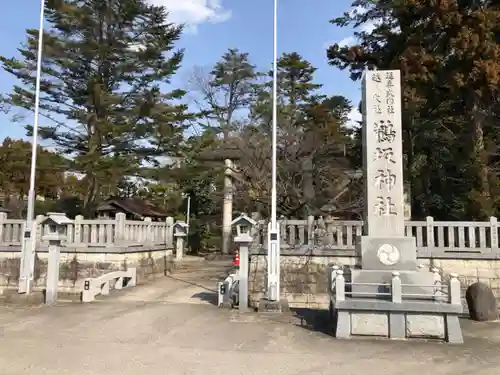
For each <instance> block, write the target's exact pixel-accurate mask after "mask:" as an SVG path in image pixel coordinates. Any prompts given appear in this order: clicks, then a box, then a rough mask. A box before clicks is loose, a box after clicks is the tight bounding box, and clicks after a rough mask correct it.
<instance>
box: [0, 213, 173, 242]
mask: <svg viewBox="0 0 500 375" xmlns="http://www.w3.org/2000/svg"><path fill="white" fill-rule="evenodd" d="M43 220H44V216H43V215H39V216H37V217H36V221H37V222H38V223H41V222H42V221H43ZM24 223H25V221H24V220H20V219H9V218H8V217H7V215H6V214H5V213H0V246H4V247H5V246H9V247H12V246H13V247H16V246H21V240H22V235H23V227H24ZM173 226H174V219H173V218H172V217H168V218H167V219H166V220H165V221H162V222H154V221H152V220H151V219H150V218H145V219H144V220H142V221H141V220H126V217H125V214H122V213H118V214H116V218H115V219H96V220H89V219H85V218H84V217H83V216H81V215H78V216H76V217H75V219H74V220H73V223H71V224H69V225H68V226H67V236H66V240H65V241H63V246H64V247H67V248H71V247H75V248H78V247H120V246H133V245H167V246H168V247H173V245H174V234H173ZM47 230H48V228H47V226H44V225H38V226H37V231H36V234H35V236H36V241H37V244H38V245H39V246H40V247H44V245H45V244H44V242H43V241H42V237H43V235H44V234H45V232H47Z"/></svg>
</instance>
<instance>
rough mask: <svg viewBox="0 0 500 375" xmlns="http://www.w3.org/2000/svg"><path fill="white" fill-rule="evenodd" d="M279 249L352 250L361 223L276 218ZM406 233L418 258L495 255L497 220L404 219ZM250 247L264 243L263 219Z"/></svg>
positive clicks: (497, 255)
mask: <svg viewBox="0 0 500 375" xmlns="http://www.w3.org/2000/svg"><path fill="white" fill-rule="evenodd" d="M279 224H280V229H281V231H280V235H281V248H282V250H285V251H286V250H287V249H290V250H294V249H300V248H304V247H306V248H316V249H325V250H328V249H334V250H348V251H349V250H352V251H354V249H355V247H356V239H357V237H358V236H360V235H361V234H362V233H363V222H362V221H355V220H350V221H349V220H334V219H328V218H326V219H323V218H320V219H318V220H315V219H314V218H313V217H309V218H308V219H306V220H296V219H280V220H279ZM405 229H406V235H407V236H413V237H415V238H416V243H417V249H418V254H419V257H431V256H432V257H453V258H460V257H466V258H469V259H470V258H478V259H481V258H485V257H486V258H489V257H499V258H500V248H499V245H498V234H499V233H498V221H497V218H496V217H491V218H490V220H489V221H434V219H433V218H432V217H427V218H426V221H406V226H405ZM254 238H255V241H254V243H253V247H254V248H259V247H264V248H265V247H266V246H267V241H266V239H267V221H265V220H260V221H259V222H258V225H257V228H256V229H255V230H254Z"/></svg>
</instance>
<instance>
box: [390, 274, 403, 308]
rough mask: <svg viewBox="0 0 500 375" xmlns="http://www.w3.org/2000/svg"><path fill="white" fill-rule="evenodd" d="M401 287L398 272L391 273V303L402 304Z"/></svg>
mask: <svg viewBox="0 0 500 375" xmlns="http://www.w3.org/2000/svg"><path fill="white" fill-rule="evenodd" d="M402 289H403V286H402V285H401V278H400V277H399V272H398V271H394V272H393V273H392V280H391V296H392V302H394V303H401V302H403V290H402Z"/></svg>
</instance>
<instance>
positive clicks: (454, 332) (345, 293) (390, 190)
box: [330, 70, 463, 343]
mask: <svg viewBox="0 0 500 375" xmlns="http://www.w3.org/2000/svg"><path fill="white" fill-rule="evenodd" d="M400 80H401V78H400V72H399V71H397V70H386V71H377V70H375V71H366V72H365V75H364V78H363V157H364V160H363V165H364V171H363V172H364V179H365V202H364V204H365V215H364V219H365V226H364V233H363V235H362V236H361V237H359V238H357V247H356V250H357V252H358V255H360V256H361V269H351V270H350V272H348V274H347V275H346V278H344V273H343V270H341V269H340V267H339V266H338V265H337V266H335V267H336V268H332V277H331V278H330V281H332V280H335V283H334V284H333V283H332V294H331V305H330V307H331V309H332V310H331V312H332V314H331V316H332V317H333V316H335V317H336V323H335V324H336V328H335V332H336V336H337V337H343V338H348V337H351V336H352V335H369V336H385V337H390V338H394V339H402V338H406V337H421V336H424V337H428V336H431V337H439V338H445V339H446V340H447V341H449V342H455V343H460V342H462V341H463V338H462V333H461V328H460V324H459V320H458V315H459V314H460V313H461V312H462V305H461V301H460V282H459V281H458V279H457V275H450V282H449V283H448V293H447V294H448V299H447V300H443V298H442V292H443V286H444V285H443V284H442V280H441V275H440V274H439V272H432V271H431V270H424V269H421V268H419V267H418V264H417V247H416V240H415V238H414V237H413V236H412V235H411V233H408V236H407V235H406V233H405V212H404V211H405V199H404V192H403V189H404V187H403V186H404V183H403V182H404V181H403V142H402V136H401V133H402V124H401V117H402V116H401V83H400ZM428 241H432V239H428ZM349 278H350V280H349ZM346 279H347V283H346Z"/></svg>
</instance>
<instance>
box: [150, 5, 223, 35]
mask: <svg viewBox="0 0 500 375" xmlns="http://www.w3.org/2000/svg"><path fill="white" fill-rule="evenodd" d="M147 1H148V2H149V3H150V4H154V5H163V6H165V7H166V8H167V11H168V12H169V13H170V19H169V21H171V22H174V23H179V24H180V23H183V24H186V25H187V28H188V31H191V32H196V27H197V26H198V25H200V24H202V23H205V22H210V23H220V22H225V21H227V20H228V19H230V18H231V11H229V10H227V9H225V8H224V7H223V5H222V0H147Z"/></svg>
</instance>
